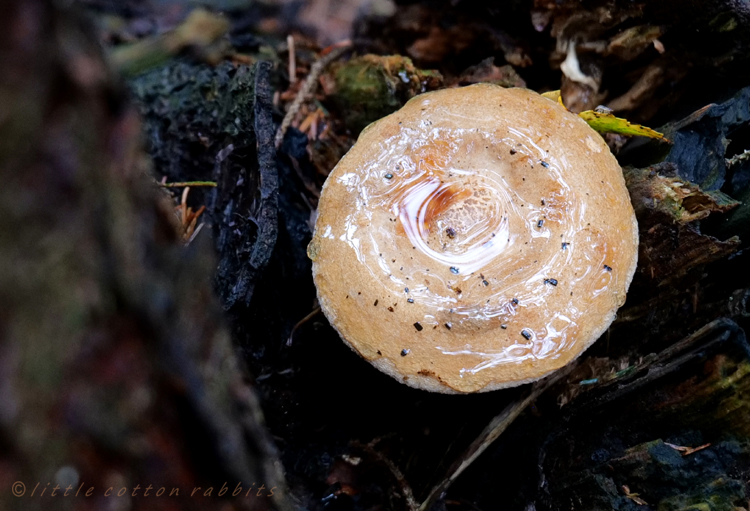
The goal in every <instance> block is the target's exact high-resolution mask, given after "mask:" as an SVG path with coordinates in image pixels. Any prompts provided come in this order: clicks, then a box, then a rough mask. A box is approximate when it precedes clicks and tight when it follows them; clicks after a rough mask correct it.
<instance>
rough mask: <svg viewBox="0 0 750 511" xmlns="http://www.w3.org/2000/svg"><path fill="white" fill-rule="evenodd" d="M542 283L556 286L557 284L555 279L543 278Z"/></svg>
mask: <svg viewBox="0 0 750 511" xmlns="http://www.w3.org/2000/svg"><path fill="white" fill-rule="evenodd" d="M544 283H545V284H551V285H553V286H556V285H557V279H544Z"/></svg>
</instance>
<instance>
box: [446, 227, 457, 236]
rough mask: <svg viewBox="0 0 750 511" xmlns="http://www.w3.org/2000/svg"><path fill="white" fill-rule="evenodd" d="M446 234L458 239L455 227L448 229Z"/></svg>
mask: <svg viewBox="0 0 750 511" xmlns="http://www.w3.org/2000/svg"><path fill="white" fill-rule="evenodd" d="M445 234H447V235H448V237H449V238H455V237H456V230H455V229H454V228H453V227H448V228H447V229H446V230H445Z"/></svg>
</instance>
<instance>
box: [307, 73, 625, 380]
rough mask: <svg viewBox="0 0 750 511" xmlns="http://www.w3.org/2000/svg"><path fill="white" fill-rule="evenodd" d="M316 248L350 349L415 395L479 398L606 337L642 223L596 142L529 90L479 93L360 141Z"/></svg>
mask: <svg viewBox="0 0 750 511" xmlns="http://www.w3.org/2000/svg"><path fill="white" fill-rule="evenodd" d="M308 253H309V255H310V258H311V259H312V260H313V276H314V278H315V285H316V286H317V289H318V298H319V301H320V305H321V308H322V309H323V312H324V313H325V315H326V317H327V318H328V320H329V321H330V322H331V324H332V325H333V326H334V328H336V330H337V331H338V332H339V334H340V335H341V337H342V338H343V340H344V341H345V342H346V343H347V344H348V345H349V346H350V347H351V348H352V349H353V350H355V351H356V352H357V353H359V354H360V355H361V356H362V357H364V358H365V359H366V360H368V361H369V362H370V363H371V364H373V365H374V366H375V367H377V368H378V369H380V370H381V371H383V372H385V373H387V374H389V375H391V376H393V377H394V378H396V379H398V380H399V381H402V382H403V383H406V384H407V385H410V386H412V387H417V388H421V389H425V390H430V391H434V392H444V393H467V392H483V391H489V390H494V389H500V388H504V387H511V386H515V385H519V384H522V383H525V382H529V381H533V380H536V379H539V378H541V377H543V376H545V375H547V374H549V373H550V372H552V371H554V370H555V369H558V368H560V367H562V366H564V365H565V364H567V363H568V362H570V361H571V360H573V359H574V358H576V357H577V356H578V355H580V354H581V352H583V350H585V349H586V348H587V347H588V346H590V345H591V344H592V343H593V342H594V341H595V340H596V339H597V338H598V337H599V336H600V335H601V334H602V333H603V332H604V331H605V330H606V329H607V327H608V326H609V325H610V323H611V322H612V321H613V319H614V317H615V312H616V311H617V309H618V308H619V307H620V306H621V305H622V304H623V303H624V302H625V293H626V291H627V289H628V286H629V285H630V281H631V279H632V277H633V273H634V272H635V267H636V261H637V253H638V229H637V224H636V220H635V215H634V214H633V208H632V206H631V204H630V198H629V195H628V191H627V189H626V187H625V182H624V180H623V176H622V171H621V169H620V166H619V165H618V164H617V161H616V160H615V158H614V156H612V154H611V153H610V151H609V148H608V147H607V145H606V144H605V143H604V141H603V140H602V138H601V136H599V135H598V134H597V133H596V132H594V131H593V130H592V129H591V128H590V127H589V126H588V125H587V124H586V123H585V122H584V121H583V120H581V119H580V118H579V117H578V116H576V115H574V114H572V113H570V112H568V111H567V110H566V109H565V108H563V107H562V106H561V105H559V104H557V103H555V102H553V101H550V100H548V99H546V98H543V97H542V96H540V95H538V94H536V93H535V92H532V91H529V90H526V89H504V88H501V87H498V86H494V85H487V84H479V85H472V86H469V87H465V88H461V89H446V90H440V91H436V92H431V93H428V94H423V95H421V96H418V97H416V98H414V99H412V100H411V101H410V102H409V103H407V104H406V105H405V106H404V107H403V108H402V109H401V110H399V111H398V112H395V113H393V114H391V115H389V116H388V117H385V118H383V119H381V120H379V121H377V122H376V123H374V124H372V125H370V126H369V127H368V128H367V129H366V130H365V131H363V132H362V134H361V135H360V137H359V140H358V141H357V143H356V145H355V146H354V147H353V148H352V149H351V150H350V151H349V152H348V153H347V154H346V156H344V158H343V159H342V160H341V161H340V162H339V164H338V165H337V166H336V168H335V169H334V170H333V171H332V172H331V175H330V176H329V177H328V180H327V181H326V183H325V186H324V187H323V192H322V195H321V197H320V204H319V208H318V218H317V222H316V225H315V233H314V235H313V240H312V241H311V243H310V246H309V247H308Z"/></svg>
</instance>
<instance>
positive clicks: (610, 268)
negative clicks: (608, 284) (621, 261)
mask: <svg viewBox="0 0 750 511" xmlns="http://www.w3.org/2000/svg"><path fill="white" fill-rule="evenodd" d="M604 269H605V270H607V271H612V267H611V266H607V265H606V264H605V265H604Z"/></svg>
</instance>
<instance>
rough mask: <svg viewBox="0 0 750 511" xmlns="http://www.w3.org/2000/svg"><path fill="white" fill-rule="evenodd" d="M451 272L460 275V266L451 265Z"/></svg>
mask: <svg viewBox="0 0 750 511" xmlns="http://www.w3.org/2000/svg"><path fill="white" fill-rule="evenodd" d="M451 273H452V274H454V275H458V268H456V267H455V266H451Z"/></svg>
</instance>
